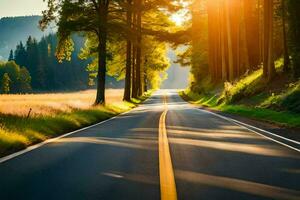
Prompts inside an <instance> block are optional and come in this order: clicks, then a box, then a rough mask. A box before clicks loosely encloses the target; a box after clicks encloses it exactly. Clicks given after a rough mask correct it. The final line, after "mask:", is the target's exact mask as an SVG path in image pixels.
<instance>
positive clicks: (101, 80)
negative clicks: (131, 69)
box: [95, 5, 108, 105]
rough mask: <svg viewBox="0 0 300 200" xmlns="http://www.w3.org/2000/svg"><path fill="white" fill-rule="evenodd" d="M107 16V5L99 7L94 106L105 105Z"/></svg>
mask: <svg viewBox="0 0 300 200" xmlns="http://www.w3.org/2000/svg"><path fill="white" fill-rule="evenodd" d="M107 14H108V5H105V6H104V5H103V6H101V7H100V11H99V19H100V23H99V33H98V40H99V45H98V74H97V95H96V100H95V105H98V104H105V76H106V55H107V52H106V41H107Z"/></svg>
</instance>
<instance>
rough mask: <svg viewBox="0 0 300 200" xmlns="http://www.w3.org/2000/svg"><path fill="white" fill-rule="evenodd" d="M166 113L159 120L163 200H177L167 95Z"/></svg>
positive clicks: (161, 191)
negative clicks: (168, 123)
mask: <svg viewBox="0 0 300 200" xmlns="http://www.w3.org/2000/svg"><path fill="white" fill-rule="evenodd" d="M163 103H164V112H163V113H162V114H161V116H160V119H159V137H158V151H159V178H160V196H161V200H177V192H176V185H175V178H174V172H173V166H172V160H171V155H170V147H169V142H168V136H167V129H166V115H167V112H168V107H167V99H166V95H164V97H163Z"/></svg>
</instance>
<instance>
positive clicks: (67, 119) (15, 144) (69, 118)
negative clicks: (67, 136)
mask: <svg viewBox="0 0 300 200" xmlns="http://www.w3.org/2000/svg"><path fill="white" fill-rule="evenodd" d="M150 95H151V92H148V93H147V94H145V95H144V96H143V97H141V98H139V99H133V102H119V103H114V104H106V105H105V106H96V107H91V108H89V109H82V110H79V109H78V110H73V111H71V112H61V113H58V114H55V115H51V116H42V115H41V116H34V117H30V118H26V117H24V116H17V115H9V114H0V157H1V156H5V155H8V154H10V153H13V152H16V151H18V150H22V149H24V148H26V147H27V146H30V145H33V144H36V143H39V142H42V141H44V140H46V139H49V138H52V137H56V136H59V135H62V134H64V133H67V132H70V131H74V130H77V129H79V128H83V127H86V126H89V125H92V124H95V123H97V122H100V121H103V120H106V119H108V118H111V117H113V116H116V115H118V114H120V113H122V112H125V111H128V110H130V109H132V108H134V107H136V105H137V104H139V103H141V102H142V101H144V100H145V99H146V98H148V97H149V96H150Z"/></svg>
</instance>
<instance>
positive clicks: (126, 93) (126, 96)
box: [123, 0, 132, 101]
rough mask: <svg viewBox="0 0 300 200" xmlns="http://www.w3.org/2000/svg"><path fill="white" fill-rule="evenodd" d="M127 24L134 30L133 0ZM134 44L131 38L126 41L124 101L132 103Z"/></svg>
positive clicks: (128, 9)
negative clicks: (132, 56)
mask: <svg viewBox="0 0 300 200" xmlns="http://www.w3.org/2000/svg"><path fill="white" fill-rule="evenodd" d="M126 23H127V28H128V30H131V28H132V0H127V11H126ZM131 55H132V42H131V40H130V38H129V37H128V38H127V41H126V69H125V70H126V72H125V73H126V75H125V88H124V97H123V100H124V101H131V83H132V81H131V73H132V70H131V62H132V58H131Z"/></svg>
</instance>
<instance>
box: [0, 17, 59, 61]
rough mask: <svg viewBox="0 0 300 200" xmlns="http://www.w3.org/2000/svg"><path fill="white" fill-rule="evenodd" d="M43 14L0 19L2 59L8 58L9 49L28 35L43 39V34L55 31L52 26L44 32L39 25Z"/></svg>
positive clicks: (0, 55) (0, 52)
mask: <svg viewBox="0 0 300 200" xmlns="http://www.w3.org/2000/svg"><path fill="white" fill-rule="evenodd" d="M40 19H41V16H22V17H3V18H1V19H0V60H6V59H7V58H8V55H9V51H10V50H11V49H14V48H15V47H16V45H17V44H18V43H19V42H20V41H26V40H27V38H28V36H29V35H31V36H32V37H34V38H36V39H37V40H39V39H41V37H42V36H44V35H48V34H49V33H54V32H55V31H56V28H55V27H54V26H52V27H51V28H48V29H47V30H45V31H44V32H42V31H41V30H40V29H39V27H38V22H39V20H40Z"/></svg>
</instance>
